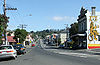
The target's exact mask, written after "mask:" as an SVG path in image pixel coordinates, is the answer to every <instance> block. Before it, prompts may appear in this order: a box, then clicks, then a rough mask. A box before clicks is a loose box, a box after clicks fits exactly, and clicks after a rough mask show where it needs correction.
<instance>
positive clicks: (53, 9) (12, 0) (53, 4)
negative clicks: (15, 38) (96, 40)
mask: <svg viewBox="0 0 100 65" xmlns="http://www.w3.org/2000/svg"><path fill="white" fill-rule="evenodd" d="M99 3H100V0H6V4H7V7H11V8H17V10H9V11H7V16H8V17H10V19H9V23H8V28H7V29H10V30H15V29H17V28H18V26H19V25H21V24H24V25H27V26H26V28H25V29H26V30H27V31H41V30H45V29H64V28H65V27H66V25H65V24H68V26H70V24H72V23H74V22H77V18H78V15H79V14H80V10H81V7H82V6H83V7H84V8H86V9H88V10H89V11H91V7H92V6H95V7H96V11H100V8H99V7H100V4H99ZM0 13H1V14H3V0H0Z"/></svg>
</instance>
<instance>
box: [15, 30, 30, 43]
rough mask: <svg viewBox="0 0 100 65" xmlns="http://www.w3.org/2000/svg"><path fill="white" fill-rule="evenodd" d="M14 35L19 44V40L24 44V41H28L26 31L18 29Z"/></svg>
mask: <svg viewBox="0 0 100 65" xmlns="http://www.w3.org/2000/svg"><path fill="white" fill-rule="evenodd" d="M14 34H15V37H14V39H15V40H16V41H17V42H18V38H19V42H20V43H23V42H24V40H25V39H26V36H27V35H28V32H27V31H26V30H24V29H16V30H15V33H14Z"/></svg>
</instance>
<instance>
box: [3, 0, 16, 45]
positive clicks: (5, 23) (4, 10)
mask: <svg viewBox="0 0 100 65" xmlns="http://www.w3.org/2000/svg"><path fill="white" fill-rule="evenodd" d="M3 7H4V9H3V12H4V17H7V16H6V10H17V8H6V0H4V4H3ZM7 18H8V17H7ZM4 25H7V22H4ZM4 34H5V35H4V38H5V44H6V45H7V34H6V27H4Z"/></svg>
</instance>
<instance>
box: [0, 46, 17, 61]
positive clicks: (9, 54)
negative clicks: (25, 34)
mask: <svg viewBox="0 0 100 65" xmlns="http://www.w3.org/2000/svg"><path fill="white" fill-rule="evenodd" d="M0 58H13V59H16V58H17V51H16V50H15V49H14V48H13V46H12V45H1V46H0Z"/></svg>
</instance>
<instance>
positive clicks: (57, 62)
mask: <svg viewBox="0 0 100 65" xmlns="http://www.w3.org/2000/svg"><path fill="white" fill-rule="evenodd" d="M0 65H100V60H99V59H98V58H93V57H88V58H85V57H78V56H72V55H64V54H58V53H53V52H50V51H46V50H44V49H43V48H41V45H40V44H39V45H38V46H36V47H34V48H29V49H28V52H27V53H26V54H25V55H20V56H18V58H17V59H15V60H10V59H8V60H3V61H0Z"/></svg>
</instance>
